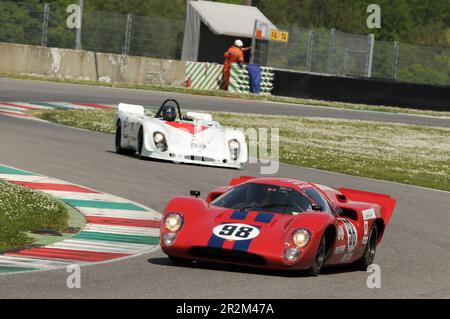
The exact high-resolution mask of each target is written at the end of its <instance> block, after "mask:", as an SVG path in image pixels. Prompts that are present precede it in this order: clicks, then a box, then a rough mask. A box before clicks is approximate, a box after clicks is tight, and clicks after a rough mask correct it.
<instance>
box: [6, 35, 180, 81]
mask: <svg viewBox="0 0 450 319" xmlns="http://www.w3.org/2000/svg"><path fill="white" fill-rule="evenodd" d="M185 72H186V64H185V62H183V61H175V60H162V59H153V58H146V57H130V56H122V55H117V54H109V53H94V52H90V51H78V50H70V49H59V48H45V47H39V46H30V45H21V44H11V43H0V73H3V74H5V73H6V74H18V75H37V76H47V77H55V78H59V79H73V80H90V81H103V82H113V83H114V82H124V83H135V84H152V85H174V86H182V85H183V84H184V79H185Z"/></svg>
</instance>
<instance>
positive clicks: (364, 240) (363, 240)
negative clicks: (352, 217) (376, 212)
mask: <svg viewBox="0 0 450 319" xmlns="http://www.w3.org/2000/svg"><path fill="white" fill-rule="evenodd" d="M368 234H369V221H367V220H365V221H364V236H363V239H362V243H363V245H365V244H367V238H368V237H369V236H368Z"/></svg>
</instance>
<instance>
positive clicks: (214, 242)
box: [208, 234, 225, 248]
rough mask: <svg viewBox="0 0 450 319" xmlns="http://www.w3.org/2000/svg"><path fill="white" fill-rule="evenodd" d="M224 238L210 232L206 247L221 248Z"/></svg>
mask: <svg viewBox="0 0 450 319" xmlns="http://www.w3.org/2000/svg"><path fill="white" fill-rule="evenodd" d="M224 242H225V239H223V238H220V237H217V236H216V235H214V234H212V235H211V237H210V238H209V241H208V247H214V248H222V246H223V243H224Z"/></svg>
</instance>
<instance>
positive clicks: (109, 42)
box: [0, 1, 184, 59]
mask: <svg viewBox="0 0 450 319" xmlns="http://www.w3.org/2000/svg"><path fill="white" fill-rule="evenodd" d="M69 14H70V13H67V12H66V7H65V6H62V5H57V4H42V3H24V2H17V3H16V2H11V1H1V2H0V41H1V42H11V43H21V44H30V45H42V46H48V47H58V48H68V49H74V48H75V47H76V44H75V40H76V29H69V28H68V27H67V23H66V21H67V18H68V17H69ZM82 17H83V18H82V28H81V43H82V49H84V50H90V51H96V52H106V53H116V54H126V55H135V56H148V57H155V58H164V59H180V57H181V48H182V44H183V32H184V21H179V20H169V19H163V18H157V17H141V16H133V15H127V14H116V13H109V12H95V11H94V12H84V13H83V15H82Z"/></svg>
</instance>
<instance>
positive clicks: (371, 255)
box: [354, 223, 378, 271]
mask: <svg viewBox="0 0 450 319" xmlns="http://www.w3.org/2000/svg"><path fill="white" fill-rule="evenodd" d="M377 239H378V229H377V225H376V224H375V223H374V224H373V226H372V229H371V230H370V233H369V237H368V238H367V245H366V249H365V250H364V254H363V255H362V257H361V258H360V259H358V260H357V261H355V263H354V266H355V268H356V269H357V270H362V271H366V270H367V267H369V265H371V264H372V263H373V260H374V259H375V254H376V252H377Z"/></svg>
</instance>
